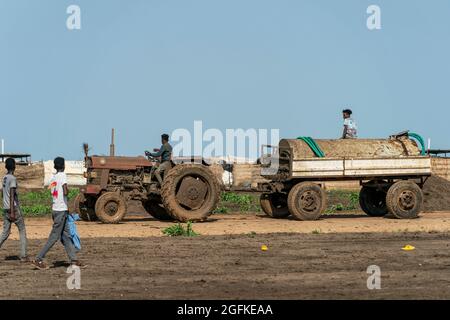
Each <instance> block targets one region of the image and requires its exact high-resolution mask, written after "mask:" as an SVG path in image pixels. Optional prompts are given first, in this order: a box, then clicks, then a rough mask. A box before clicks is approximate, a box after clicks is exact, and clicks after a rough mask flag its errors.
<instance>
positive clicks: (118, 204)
mask: <svg viewBox="0 0 450 320" xmlns="http://www.w3.org/2000/svg"><path fill="white" fill-rule="evenodd" d="M95 213H96V214H97V217H98V218H99V219H100V221H102V222H104V223H119V222H120V221H121V220H122V219H123V217H124V216H125V214H126V213H127V202H126V201H125V199H124V198H123V197H122V196H121V195H120V194H119V193H116V192H106V193H104V194H102V195H101V196H100V197H99V198H98V200H97V202H96V203H95Z"/></svg>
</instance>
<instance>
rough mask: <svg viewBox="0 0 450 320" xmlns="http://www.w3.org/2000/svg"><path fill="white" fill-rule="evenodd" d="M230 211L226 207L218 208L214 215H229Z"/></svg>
mask: <svg viewBox="0 0 450 320" xmlns="http://www.w3.org/2000/svg"><path fill="white" fill-rule="evenodd" d="M228 211H229V209H228V208H227V207H224V206H220V207H217V208H216V210H214V211H213V213H228Z"/></svg>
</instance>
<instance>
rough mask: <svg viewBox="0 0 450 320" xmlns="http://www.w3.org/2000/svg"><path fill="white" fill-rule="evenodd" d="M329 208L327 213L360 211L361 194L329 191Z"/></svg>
mask: <svg viewBox="0 0 450 320" xmlns="http://www.w3.org/2000/svg"><path fill="white" fill-rule="evenodd" d="M327 198H328V208H327V209H326V210H325V213H336V212H341V211H353V210H358V209H359V192H357V191H347V190H329V191H327Z"/></svg>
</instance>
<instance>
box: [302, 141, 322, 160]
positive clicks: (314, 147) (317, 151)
mask: <svg viewBox="0 0 450 320" xmlns="http://www.w3.org/2000/svg"><path fill="white" fill-rule="evenodd" d="M297 139H299V140H303V141H304V142H305V143H306V144H307V145H308V146H309V147H310V148H311V150H312V151H313V152H314V154H315V155H316V156H317V157H318V158H325V153H323V151H322V149H320V147H319V145H318V144H317V143H316V142H315V141H314V139H313V138H311V137H297Z"/></svg>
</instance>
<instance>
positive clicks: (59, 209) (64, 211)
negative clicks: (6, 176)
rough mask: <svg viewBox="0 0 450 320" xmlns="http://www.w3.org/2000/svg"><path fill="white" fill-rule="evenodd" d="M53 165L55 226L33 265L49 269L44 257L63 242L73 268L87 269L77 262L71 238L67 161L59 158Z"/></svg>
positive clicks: (53, 213) (52, 189)
mask: <svg viewBox="0 0 450 320" xmlns="http://www.w3.org/2000/svg"><path fill="white" fill-rule="evenodd" d="M53 163H54V167H55V169H56V174H55V175H54V176H53V177H52V179H51V180H50V186H49V189H50V191H51V194H52V199H53V205H52V211H53V212H52V218H53V226H52V231H51V232H50V235H49V237H48V240H47V243H46V244H45V246H44V248H42V250H41V252H40V253H39V254H38V255H37V257H36V260H34V261H33V265H34V266H35V267H36V268H38V269H48V266H47V265H46V264H45V263H44V261H43V260H44V257H45V255H46V254H47V252H48V251H49V250H50V249H51V248H52V247H53V245H54V244H55V243H56V242H58V241H59V240H61V241H62V243H63V245H64V249H65V250H66V253H67V255H68V256H69V259H70V263H71V264H72V265H73V266H77V267H80V268H83V267H86V265H85V264H83V263H81V262H80V261H78V260H77V257H76V251H77V250H76V248H75V246H74V244H73V242H72V238H71V236H70V228H69V225H68V223H67V218H68V215H69V211H68V210H69V209H68V205H67V195H68V194H69V190H68V188H67V177H66V174H65V173H64V170H65V161H64V158H61V157H57V158H55V160H54V161H53Z"/></svg>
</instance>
